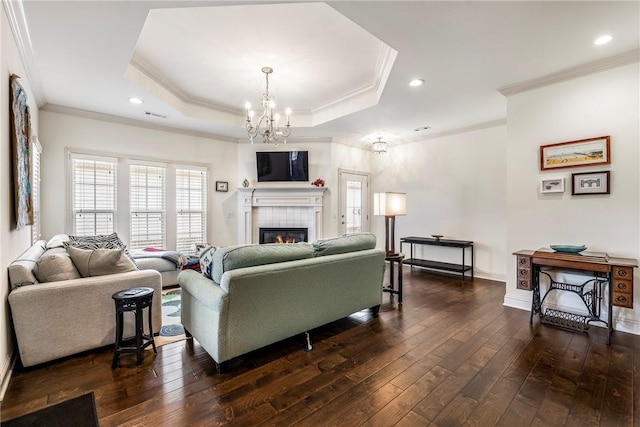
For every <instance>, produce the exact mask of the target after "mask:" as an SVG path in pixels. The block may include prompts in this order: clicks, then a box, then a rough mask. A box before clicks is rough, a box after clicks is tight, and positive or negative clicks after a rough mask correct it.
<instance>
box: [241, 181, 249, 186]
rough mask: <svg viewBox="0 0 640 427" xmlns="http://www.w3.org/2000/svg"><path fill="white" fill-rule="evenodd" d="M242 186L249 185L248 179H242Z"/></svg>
mask: <svg viewBox="0 0 640 427" xmlns="http://www.w3.org/2000/svg"><path fill="white" fill-rule="evenodd" d="M242 186H243V187H245V188H246V187H248V186H249V181H248V180H247V179H245V180H244V181H242Z"/></svg>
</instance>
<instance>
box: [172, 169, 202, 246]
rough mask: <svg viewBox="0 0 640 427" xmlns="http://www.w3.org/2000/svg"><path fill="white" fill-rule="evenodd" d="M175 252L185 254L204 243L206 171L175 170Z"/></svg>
mask: <svg viewBox="0 0 640 427" xmlns="http://www.w3.org/2000/svg"><path fill="white" fill-rule="evenodd" d="M176 215H177V227H176V228H177V240H176V246H177V248H176V250H177V251H179V252H182V253H186V254H192V253H194V252H195V246H196V244H199V243H205V242H206V235H207V233H206V223H207V220H206V218H207V171H206V170H204V169H201V168H186V167H178V168H176Z"/></svg>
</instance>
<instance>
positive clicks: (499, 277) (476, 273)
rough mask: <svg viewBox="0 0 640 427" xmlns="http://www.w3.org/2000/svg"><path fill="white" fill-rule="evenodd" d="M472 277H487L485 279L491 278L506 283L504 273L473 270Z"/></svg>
mask: <svg viewBox="0 0 640 427" xmlns="http://www.w3.org/2000/svg"><path fill="white" fill-rule="evenodd" d="M473 277H474V278H478V279H487V280H493V281H494V282H503V283H505V284H506V282H507V278H506V275H504V274H494V273H487V272H484V271H480V272H479V271H477V270H476V271H474V272H473Z"/></svg>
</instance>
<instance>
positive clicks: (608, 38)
mask: <svg viewBox="0 0 640 427" xmlns="http://www.w3.org/2000/svg"><path fill="white" fill-rule="evenodd" d="M611 40H613V37H611V36H610V35H609V34H605V35H604V36H600V37H598V38H597V39H596V40H595V41H594V42H593V44H595V45H596V46H601V45H603V44H607V43H609V42H610V41H611Z"/></svg>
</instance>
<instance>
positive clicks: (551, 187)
mask: <svg viewBox="0 0 640 427" xmlns="http://www.w3.org/2000/svg"><path fill="white" fill-rule="evenodd" d="M540 192H541V193H564V178H553V179H543V180H542V181H540Z"/></svg>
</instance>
